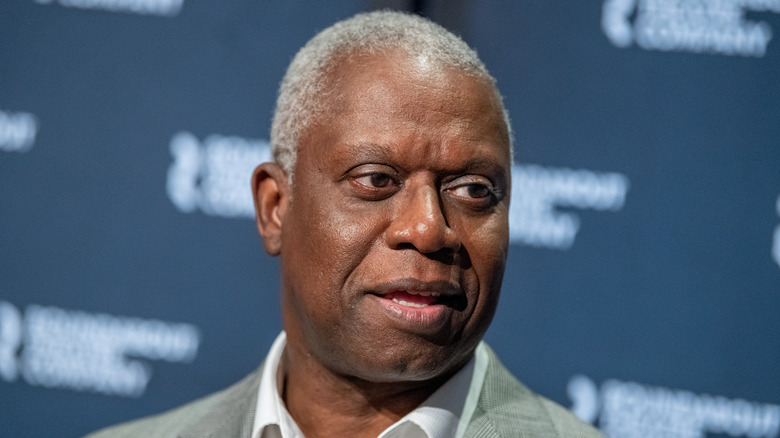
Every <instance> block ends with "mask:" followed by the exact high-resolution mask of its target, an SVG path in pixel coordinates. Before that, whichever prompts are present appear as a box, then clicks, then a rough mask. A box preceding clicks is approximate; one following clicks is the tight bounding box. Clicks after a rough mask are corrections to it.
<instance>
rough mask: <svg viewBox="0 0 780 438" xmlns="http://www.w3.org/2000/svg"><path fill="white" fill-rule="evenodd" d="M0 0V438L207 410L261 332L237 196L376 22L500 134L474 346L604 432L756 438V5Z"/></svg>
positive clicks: (767, 236)
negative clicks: (425, 41)
mask: <svg viewBox="0 0 780 438" xmlns="http://www.w3.org/2000/svg"><path fill="white" fill-rule="evenodd" d="M409 3H410V4H409V5H407V4H404V2H378V1H358V0H338V1H329V2H314V1H310V2H305V1H287V0H285V1H281V0H231V1H217V0H198V1H195V0H2V1H1V2H0V436H2V437H39V436H58V437H59V436H62V437H67V436H80V435H81V434H84V433H86V432H88V431H91V430H93V429H96V428H99V427H103V426H106V425H109V424H112V423H116V422H119V421H124V420H128V419H131V418H135V417H138V416H142V415H148V414H151V413H155V412H159V411H162V410H165V409H168V408H170V407H173V406H176V405H179V404H181V403H183V402H185V401H188V400H191V399H193V398H196V397H198V396H201V395H204V394H206V393H209V392H211V391H214V390H217V389H219V388H222V387H224V386H227V385H228V384H230V383H232V382H234V381H236V380H238V379H239V378H240V377H242V376H243V375H245V374H246V373H248V372H250V371H251V370H252V369H253V368H255V367H256V366H257V365H258V364H259V362H260V361H261V360H262V358H263V357H264V356H265V354H266V351H267V349H268V348H269V346H270V344H271V342H272V340H273V339H274V337H275V336H276V334H277V333H278V331H279V330H280V328H281V322H280V318H279V316H278V312H277V308H278V306H279V298H278V289H279V278H278V274H277V269H278V262H277V260H276V259H272V258H270V257H268V256H267V255H265V253H264V251H263V249H262V245H261V242H260V239H259V237H258V236H257V232H256V230H255V225H254V222H253V211H252V203H251V195H250V191H249V176H250V173H251V170H252V169H253V167H254V166H255V165H256V164H257V163H260V162H262V161H265V160H267V159H268V157H269V151H268V141H267V139H268V135H269V124H270V118H271V112H272V110H273V104H274V99H275V94H276V87H277V84H278V82H279V80H280V79H281V77H282V74H283V72H284V69H285V68H286V65H287V63H288V62H289V61H290V59H291V58H292V56H293V54H294V53H295V52H296V50H297V49H298V48H299V47H300V46H301V45H302V44H303V43H304V42H305V41H306V40H308V38H310V37H311V36H312V35H313V34H314V33H315V32H316V31H318V30H321V29H323V28H324V27H326V26H328V25H329V24H331V23H332V22H334V21H336V20H338V19H341V18H345V17H348V16H350V15H352V14H354V13H356V12H359V11H365V10H369V9H372V8H376V7H381V6H388V5H390V6H395V7H399V8H406V9H408V10H412V9H416V10H417V11H418V12H421V13H423V14H426V15H428V16H431V17H432V18H434V19H435V20H437V21H439V22H441V23H442V24H443V25H445V26H447V27H449V28H451V29H452V30H454V31H455V32H457V33H459V34H461V35H462V36H463V38H464V39H465V40H466V41H467V42H469V43H470V44H471V45H472V46H473V47H475V48H476V49H477V51H478V52H479V53H480V55H481V57H482V58H483V60H484V61H485V63H486V64H487V66H488V68H489V69H490V70H491V71H492V72H493V74H494V75H495V76H496V78H497V79H498V82H499V86H500V88H501V90H502V92H503V94H504V95H505V96H506V103H507V106H508V109H509V111H510V113H511V115H512V119H513V122H514V126H515V130H516V132H517V145H518V153H517V162H516V163H515V165H514V168H513V180H514V190H513V192H512V201H511V202H512V206H511V241H512V245H511V249H510V256H509V257H510V259H509V265H508V268H507V274H506V276H505V282H504V287H503V292H502V298H501V299H502V301H501V304H500V308H499V311H498V314H497V316H496V319H495V322H494V324H493V326H492V327H491V329H490V331H489V332H488V335H487V339H488V341H489V342H490V343H491V345H492V346H493V347H494V348H495V349H496V350H497V351H498V353H499V355H500V356H501V357H502V359H503V361H504V362H505V364H506V365H507V366H508V367H509V368H510V369H511V370H512V371H513V372H514V373H515V374H516V375H517V376H519V377H520V378H521V379H522V380H523V381H524V382H525V383H527V384H528V385H529V386H530V387H532V388H533V389H535V390H536V391H538V392H540V393H542V394H544V395H546V396H548V397H550V398H552V399H554V400H556V401H558V402H559V403H561V404H563V405H564V406H566V407H569V408H571V409H572V410H573V411H574V412H575V413H576V414H577V415H578V416H580V417H581V418H583V419H585V420H587V421H590V422H592V423H593V424H596V425H598V426H599V427H600V428H601V429H602V430H604V431H605V432H606V433H608V434H609V435H610V436H611V437H612V438H628V437H642V438H646V437H650V438H653V437H656V438H660V437H664V438H696V437H754V438H756V437H766V438H771V437H778V436H780V315H779V311H780V41H777V39H780V38H778V37H777V36H776V35H780V0H589V1H575V2H572V1H562V0H555V1H533V0H514V1H509V0H503V1H498V0H497V1H468V0H460V1H452V2H444V1H429V2H420V1H417V2H409Z"/></svg>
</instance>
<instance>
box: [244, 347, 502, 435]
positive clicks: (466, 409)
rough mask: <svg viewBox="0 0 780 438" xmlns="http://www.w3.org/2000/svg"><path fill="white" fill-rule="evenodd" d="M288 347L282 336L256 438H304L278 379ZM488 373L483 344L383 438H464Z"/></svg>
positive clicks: (270, 359) (263, 391) (263, 379)
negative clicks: (270, 434) (277, 437)
mask: <svg viewBox="0 0 780 438" xmlns="http://www.w3.org/2000/svg"><path fill="white" fill-rule="evenodd" d="M286 343H287V335H286V334H285V332H281V333H280V334H279V336H277V338H276V341H274V343H273V345H272V346H271V349H270V350H269V352H268V356H267V357H266V360H265V365H264V366H263V371H262V375H261V376H260V389H259V391H258V394H257V407H256V409H255V420H254V424H253V426H252V435H251V436H252V438H263V435H262V433H263V432H264V430H265V429H266V427H267V426H275V428H278V429H277V430H278V431H279V432H281V436H282V437H284V438H292V437H300V438H302V437H303V435H302V434H301V431H300V429H299V428H298V425H297V424H295V421H294V420H293V419H292V416H290V413H289V412H287V408H286V407H285V406H284V402H283V401H282V398H281V396H280V395H279V387H280V386H281V385H280V381H279V378H280V377H281V376H277V370H278V368H279V361H280V359H281V357H282V352H283V351H284V347H285V345H286ZM486 370H487V353H486V352H485V349H484V347H483V344H482V342H480V344H479V345H478V346H477V350H476V352H475V354H474V357H473V358H472V359H471V360H470V361H469V362H468V363H467V364H466V365H465V366H464V367H463V368H461V369H460V370H459V371H458V372H457V373H455V375H453V376H452V377H451V378H450V379H449V380H448V381H446V382H445V383H444V384H443V385H442V386H441V387H440V388H439V389H438V390H436V392H434V393H433V394H431V396H430V397H428V399H427V400H425V401H424V402H423V403H422V404H421V405H420V406H418V407H417V408H416V409H415V410H413V411H412V412H410V413H409V414H407V415H406V416H405V417H403V418H402V419H400V420H398V421H397V422H396V423H394V424H393V425H392V426H390V427H389V428H387V429H386V430H385V431H384V432H382V434H380V435H379V438H395V437H407V436H410V435H412V434H414V435H416V436H422V437H426V438H445V437H446V438H450V437H460V436H463V433H464V432H465V430H466V426H467V425H468V422H469V420H470V419H471V416H472V414H473V413H474V409H475V408H476V405H477V401H478V399H479V394H480V392H481V391H482V383H483V382H484V380H485V372H486Z"/></svg>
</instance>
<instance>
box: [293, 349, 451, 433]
mask: <svg viewBox="0 0 780 438" xmlns="http://www.w3.org/2000/svg"><path fill="white" fill-rule="evenodd" d="M279 371H280V372H282V373H283V374H282V375H283V376H284V385H283V389H282V399H283V400H284V402H285V405H286V407H287V410H288V411H289V412H290V415H291V416H292V417H293V419H294V420H295V423H296V424H297V425H298V427H299V428H300V429H301V432H303V434H304V436H306V437H307V438H319V437H325V436H328V437H332V436H349V437H376V436H378V435H379V434H380V433H382V431H384V430H385V429H387V428H388V427H390V426H391V425H392V424H393V423H395V422H396V421H398V420H399V419H401V418H403V417H404V416H405V415H406V414H408V413H409V412H411V411H413V410H414V409H415V408H416V407H417V406H419V405H420V404H421V403H422V402H423V401H425V399H427V398H428V397H429V396H430V395H431V394H433V393H434V392H435V391H436V390H437V389H438V388H439V387H440V386H441V385H442V384H443V383H444V382H445V381H446V380H447V379H448V378H449V377H450V376H451V375H452V373H448V374H447V375H445V376H440V377H438V378H436V379H434V380H430V381H423V382H379V383H377V382H368V381H365V380H361V379H357V378H354V377H350V376H343V375H338V374H335V373H333V372H331V371H330V370H328V369H327V368H325V367H324V366H322V365H321V364H319V363H317V362H316V361H315V360H313V359H312V356H311V355H306V354H302V355H299V354H296V352H295V351H294V350H292V349H290V346H289V344H288V346H287V348H285V351H284V354H283V355H282V360H281V363H280V368H279ZM455 371H457V370H455Z"/></svg>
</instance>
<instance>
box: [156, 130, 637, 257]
mask: <svg viewBox="0 0 780 438" xmlns="http://www.w3.org/2000/svg"><path fill="white" fill-rule="evenodd" d="M170 149H171V154H172V155H173V159H174V161H173V164H171V167H170V168H169V169H168V184H167V191H168V197H169V198H170V200H171V202H173V204H174V205H175V206H176V208H177V209H179V210H180V211H181V212H184V213H191V212H194V211H196V210H200V211H201V212H203V213H206V214H208V215H213V216H220V217H231V218H232V217H243V218H252V219H254V217H255V213H254V205H253V201H252V193H251V190H250V188H249V177H250V175H251V174H252V171H253V170H254V168H255V166H257V165H258V164H260V163H262V162H265V161H270V160H271V151H270V146H269V144H268V141H267V140H253V139H246V138H241V137H227V136H222V135H211V136H208V137H206V139H205V140H203V141H200V140H198V139H197V137H195V136H194V135H193V134H191V133H189V132H180V133H178V134H176V135H174V137H173V139H172V140H171V144H170ZM628 186H629V183H628V178H626V177H625V176H624V175H621V174H618V173H600V172H592V171H589V170H572V169H556V168H545V167H541V166H535V165H515V166H513V167H512V199H511V207H510V211H509V234H510V241H511V242H512V243H516V244H525V245H530V246H535V247H541V248H551V249H558V250H565V249H568V248H570V247H571V246H572V244H573V243H574V238H575V237H576V235H577V232H578V231H579V229H580V220H579V217H577V216H576V215H575V214H574V213H571V212H563V211H559V210H558V208H566V209H570V208H571V209H575V208H579V209H592V210H598V211H618V210H620V209H621V208H622V207H623V204H624V202H625V199H626V193H627V192H628Z"/></svg>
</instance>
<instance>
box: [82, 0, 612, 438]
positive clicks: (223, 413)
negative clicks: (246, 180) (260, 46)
mask: <svg viewBox="0 0 780 438" xmlns="http://www.w3.org/2000/svg"><path fill="white" fill-rule="evenodd" d="M271 144H272V147H273V152H274V160H275V162H273V163H263V164H261V165H260V166H258V168H257V169H256V170H255V173H254V176H253V180H252V187H253V192H254V197H255V206H256V210H257V225H258V229H259V231H260V234H261V235H262V237H263V243H264V245H265V249H266V251H267V252H268V253H269V254H271V255H278V256H280V257H281V269H282V315H283V321H284V328H285V332H284V333H283V334H282V335H280V337H279V338H278V339H277V341H276V342H275V343H274V346H273V347H272V348H271V351H270V352H269V355H268V357H267V358H266V360H265V362H264V364H263V365H262V366H261V367H260V369H259V370H258V371H257V372H255V373H254V374H252V375H250V376H249V377H247V378H246V379H245V380H244V381H242V382H239V383H238V384H236V385H234V386H233V387H231V388H228V389H227V390H225V391H222V392H220V393H217V394H215V395H212V396H209V397H206V398H204V399H201V400H199V401H196V402H194V403H192V404H190V405H187V406H185V407H182V408H179V409H177V410H174V411H172V412H169V413H167V414H163V415H161V416H157V417H152V418H150V419H146V420H140V421H137V422H133V423H129V424H128V425H124V426H119V427H116V428H112V429H108V430H106V431H103V432H102V433H98V434H97V435H95V437H135V436H138V437H207V436H208V437H233V436H237V437H252V438H258V437H260V438H267V437H300V436H306V437H308V438H312V437H377V436H382V437H425V438H435V437H453V436H466V437H513V436H517V437H520V436H523V437H598V436H601V435H600V434H599V433H598V432H597V431H595V430H594V429H592V428H590V426H588V425H586V424H584V423H582V422H580V421H579V420H577V419H575V418H574V417H573V416H571V415H570V414H569V413H568V412H567V411H566V410H565V409H563V408H561V407H559V406H557V405H555V404H554V403H552V402H550V401H548V400H546V399H544V398H542V397H540V396H537V395H535V394H533V393H532V392H530V391H529V390H528V389H526V388H525V387H524V386H523V385H522V384H520V383H519V382H518V381H517V380H515V379H514V378H513V377H512V376H511V375H510V374H509V373H508V371H507V370H505V369H504V368H503V366H502V365H501V364H500V363H499V362H498V360H497V358H496V357H495V356H494V354H493V353H492V352H491V351H490V349H489V348H488V347H487V346H486V345H485V344H483V343H481V339H482V336H483V335H484V333H485V331H486V330H487V328H488V325H489V324H490V321H491V319H492V317H493V314H494V312H495V309H496V305H497V302H498V295H499V290H500V287H501V279H502V276H503V272H504V266H505V261H506V255H507V246H508V211H509V191H510V175H511V163H512V153H511V130H510V126H509V119H508V117H507V115H506V111H505V110H504V107H503V103H502V100H501V96H500V95H499V93H498V90H497V88H496V86H495V81H494V79H493V78H492V77H491V76H490V74H489V73H488V72H487V70H486V69H485V67H484V65H483V64H482V62H481V61H480V60H479V59H478V58H477V56H476V54H475V53H474V52H473V51H472V50H471V49H470V48H469V47H468V46H467V45H466V44H465V43H463V41H461V40H460V39H458V38H457V37H455V36H454V35H452V34H450V33H449V32H447V31H445V30H444V29H442V28H441V27H439V26H437V25H435V24H433V23H430V22H428V21H427V20H424V19H422V18H419V17H415V16H411V15H406V14H401V13H394V12H375V13H370V14H364V15H358V16H356V17H353V18H352V19H349V20H346V21H344V22H340V23H337V24H335V25H334V26H332V27H331V28H329V29H326V30H325V31H323V32H322V33H320V34H319V35H317V36H316V37H315V38H314V39H312V40H311V41H310V42H309V43H308V44H307V45H306V46H305V47H304V48H303V49H302V50H301V51H300V52H299V53H298V54H297V55H296V57H295V59H294V60H293V62H292V64H291V65H290V67H289V69H288V71H287V74H286V75H285V78H284V79H283V81H282V84H281V88H280V94H279V99H278V102H277V109H276V113H275V115H274V121H273V126H272V133H271Z"/></svg>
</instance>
